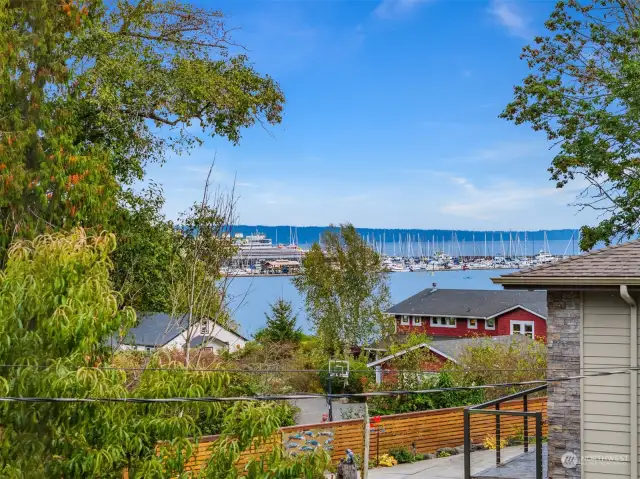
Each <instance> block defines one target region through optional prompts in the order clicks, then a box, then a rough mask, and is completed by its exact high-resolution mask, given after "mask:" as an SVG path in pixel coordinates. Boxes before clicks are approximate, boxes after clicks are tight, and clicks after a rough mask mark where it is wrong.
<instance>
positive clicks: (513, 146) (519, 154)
mask: <svg viewBox="0 0 640 479" xmlns="http://www.w3.org/2000/svg"><path fill="white" fill-rule="evenodd" d="M548 155H549V144H548V143H546V142H544V141H542V140H540V141H504V142H499V143H496V144H494V145H491V146H489V147H484V148H477V149H475V150H472V151H470V152H469V153H466V154H461V155H456V156H452V157H449V158H444V160H445V161H447V162H454V163H480V162H486V161H513V160H522V159H535V158H540V157H546V156H548Z"/></svg>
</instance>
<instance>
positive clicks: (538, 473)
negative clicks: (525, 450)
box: [536, 412, 542, 479]
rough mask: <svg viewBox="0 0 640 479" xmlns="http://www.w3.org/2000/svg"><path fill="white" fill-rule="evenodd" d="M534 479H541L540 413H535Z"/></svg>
mask: <svg viewBox="0 0 640 479" xmlns="http://www.w3.org/2000/svg"><path fill="white" fill-rule="evenodd" d="M536 479H542V413H541V412H537V413H536Z"/></svg>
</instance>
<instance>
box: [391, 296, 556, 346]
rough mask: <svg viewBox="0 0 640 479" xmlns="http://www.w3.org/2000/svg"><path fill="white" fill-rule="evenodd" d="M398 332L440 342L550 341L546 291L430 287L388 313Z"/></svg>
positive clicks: (392, 308)
mask: <svg viewBox="0 0 640 479" xmlns="http://www.w3.org/2000/svg"><path fill="white" fill-rule="evenodd" d="M386 312H387V313H388V314H391V315H393V316H394V317H395V319H396V333H397V334H402V335H404V334H410V333H425V334H428V335H429V336H432V337H433V338H434V339H436V340H440V339H453V338H463V337H469V336H505V335H512V334H523V335H525V336H529V337H530V338H535V339H539V340H542V341H546V339H547V293H546V291H510V290H471V289H437V288H430V289H425V290H424V291H421V292H419V293H418V294H415V295H413V296H411V297H410V298H407V299H405V300H404V301H402V302H400V303H398V304H396V305H395V306H393V307H391V308H389V309H388V310H387V311H386Z"/></svg>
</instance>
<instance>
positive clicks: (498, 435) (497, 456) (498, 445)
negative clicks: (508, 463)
mask: <svg viewBox="0 0 640 479" xmlns="http://www.w3.org/2000/svg"><path fill="white" fill-rule="evenodd" d="M499 410H500V403H498V404H496V411H499ZM499 465H500V414H496V466H499Z"/></svg>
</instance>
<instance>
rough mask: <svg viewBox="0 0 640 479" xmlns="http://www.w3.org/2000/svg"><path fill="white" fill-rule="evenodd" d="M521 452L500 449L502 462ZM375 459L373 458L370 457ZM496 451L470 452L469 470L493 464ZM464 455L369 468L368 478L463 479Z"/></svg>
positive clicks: (519, 450) (472, 470)
mask: <svg viewBox="0 0 640 479" xmlns="http://www.w3.org/2000/svg"><path fill="white" fill-rule="evenodd" d="M519 454H522V446H513V447H507V448H504V449H502V451H501V459H502V461H503V462H505V461H507V460H509V459H511V458H513V457H515V456H517V455H519ZM372 459H375V458H372ZM495 461H496V451H493V450H487V451H475V452H472V453H471V472H472V474H474V473H477V472H480V471H482V470H484V469H487V468H488V467H491V466H494V465H495ZM463 477H464V455H463V454H458V455H456V456H449V457H442V458H438V459H431V460H428V461H419V462H414V463H412V464H399V465H397V466H394V467H379V468H376V469H370V470H369V479H402V478H410V479H418V478H420V479H463Z"/></svg>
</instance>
